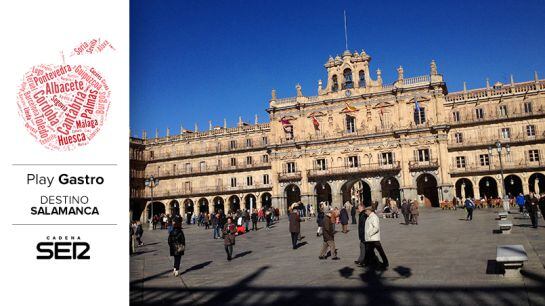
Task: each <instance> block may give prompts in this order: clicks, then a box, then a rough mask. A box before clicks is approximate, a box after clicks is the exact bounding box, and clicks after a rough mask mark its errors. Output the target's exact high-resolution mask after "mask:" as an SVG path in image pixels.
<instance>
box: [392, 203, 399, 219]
mask: <svg viewBox="0 0 545 306" xmlns="http://www.w3.org/2000/svg"><path fill="white" fill-rule="evenodd" d="M398 200H399V199H398ZM390 209H391V210H392V218H396V219H397V218H399V208H398V207H397V201H396V200H394V199H392V200H391V201H390Z"/></svg>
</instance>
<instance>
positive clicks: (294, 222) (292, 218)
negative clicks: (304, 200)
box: [288, 204, 301, 250]
mask: <svg viewBox="0 0 545 306" xmlns="http://www.w3.org/2000/svg"><path fill="white" fill-rule="evenodd" d="M288 218H289V225H290V234H291V245H292V247H293V249H294V250H295V249H296V248H297V238H298V237H299V233H300V232H301V217H300V216H299V211H298V207H297V204H293V205H292V206H291V213H290V215H289V217H288Z"/></svg>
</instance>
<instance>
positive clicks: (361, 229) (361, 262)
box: [354, 203, 369, 267]
mask: <svg viewBox="0 0 545 306" xmlns="http://www.w3.org/2000/svg"><path fill="white" fill-rule="evenodd" d="M366 220H367V214H366V213H365V206H364V205H363V203H360V204H359V205H358V238H359V239H360V256H359V257H358V259H357V260H356V261H354V263H355V264H357V265H358V266H362V267H363V266H365V265H366V263H367V262H369V259H368V260H367V261H366V260H365V259H366V257H365V221H366Z"/></svg>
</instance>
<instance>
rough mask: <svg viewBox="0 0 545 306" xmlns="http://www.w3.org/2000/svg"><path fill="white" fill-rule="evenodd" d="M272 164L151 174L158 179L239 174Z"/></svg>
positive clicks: (166, 171) (212, 167) (163, 171)
mask: <svg viewBox="0 0 545 306" xmlns="http://www.w3.org/2000/svg"><path fill="white" fill-rule="evenodd" d="M270 168H271V163H270V162H266V163H263V162H262V163H251V164H240V165H236V166H206V167H204V168H197V169H183V168H182V169H176V171H174V170H161V171H159V173H157V171H151V172H152V173H149V174H151V175H154V176H155V177H157V178H162V179H168V178H176V177H190V176H200V175H210V174H221V173H229V172H239V171H251V170H262V169H270Z"/></svg>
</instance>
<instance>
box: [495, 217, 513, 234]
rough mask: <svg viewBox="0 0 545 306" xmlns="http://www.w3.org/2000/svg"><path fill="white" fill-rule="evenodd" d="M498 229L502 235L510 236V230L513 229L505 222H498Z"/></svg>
mask: <svg viewBox="0 0 545 306" xmlns="http://www.w3.org/2000/svg"><path fill="white" fill-rule="evenodd" d="M498 227H499V228H500V231H501V233H502V234H511V229H513V223H512V222H511V221H507V220H500V221H498Z"/></svg>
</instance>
